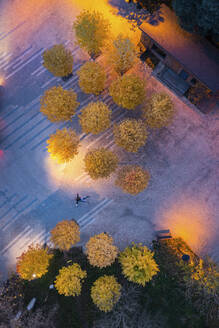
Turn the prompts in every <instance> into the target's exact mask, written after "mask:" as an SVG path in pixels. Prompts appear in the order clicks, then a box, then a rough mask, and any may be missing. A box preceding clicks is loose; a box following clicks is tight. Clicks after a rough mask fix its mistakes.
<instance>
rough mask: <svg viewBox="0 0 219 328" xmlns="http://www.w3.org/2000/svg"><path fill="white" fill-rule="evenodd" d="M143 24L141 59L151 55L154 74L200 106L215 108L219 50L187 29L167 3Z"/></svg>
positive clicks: (218, 82) (218, 92) (176, 91)
mask: <svg viewBox="0 0 219 328" xmlns="http://www.w3.org/2000/svg"><path fill="white" fill-rule="evenodd" d="M191 19H192V17H191ZM139 28H140V30H141V31H142V35H141V42H140V44H141V47H142V49H143V51H142V55H141V59H142V60H146V61H147V59H148V58H150V62H152V66H153V69H154V72H153V74H154V75H156V77H157V78H158V79H159V80H161V81H162V82H163V83H164V84H166V85H167V86H168V87H170V88H171V89H173V90H174V91H175V93H177V94H178V95H180V96H185V97H187V98H188V99H189V100H190V101H191V102H192V103H194V104H195V105H196V106H197V107H198V108H199V109H200V110H203V111H205V112H208V111H209V110H210V109H211V108H213V107H214V105H215V104H216V102H217V101H218V96H219V50H218V49H217V48H216V47H214V46H213V45H212V44H210V43H209V42H208V41H207V40H206V39H204V38H202V37H200V36H197V35H194V34H190V33H188V32H186V31H184V30H183V29H182V28H181V27H180V26H179V24H178V22H177V17H176V15H175V13H174V12H173V11H172V10H171V9H170V8H168V7H167V6H165V5H162V6H161V8H160V10H159V11H158V12H157V13H156V14H154V15H152V16H151V17H150V18H149V19H148V20H147V21H145V22H144V23H142V24H141V25H140V27H139Z"/></svg>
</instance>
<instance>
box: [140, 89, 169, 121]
mask: <svg viewBox="0 0 219 328" xmlns="http://www.w3.org/2000/svg"><path fill="white" fill-rule="evenodd" d="M174 112H175V111H174V105H173V102H172V100H171V99H170V97H169V96H168V94H166V93H155V94H153V95H152V96H151V98H150V99H149V101H148V104H147V105H146V107H145V108H143V109H142V114H143V117H144V118H145V119H146V123H147V125H148V126H149V127H151V128H162V127H164V126H167V125H168V124H170V123H171V122H172V120H173V116H174Z"/></svg>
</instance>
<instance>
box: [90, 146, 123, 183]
mask: <svg viewBox="0 0 219 328" xmlns="http://www.w3.org/2000/svg"><path fill="white" fill-rule="evenodd" d="M84 163H85V171H86V172H87V173H88V174H89V175H90V177H91V178H92V179H94V180H96V179H99V178H108V177H109V176H110V174H111V173H113V172H114V171H115V170H116V168H117V165H118V157H117V155H116V154H114V153H113V152H112V151H110V150H107V149H105V148H97V149H94V150H91V151H89V152H88V153H87V154H86V156H85V158H84Z"/></svg>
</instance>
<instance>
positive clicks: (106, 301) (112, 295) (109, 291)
mask: <svg viewBox="0 0 219 328" xmlns="http://www.w3.org/2000/svg"><path fill="white" fill-rule="evenodd" d="M120 290H121V285H120V284H119V283H118V282H117V281H116V278H115V277H114V276H106V275H104V276H103V277H100V278H98V279H97V280H96V281H95V282H94V284H93V286H92V287H91V298H92V300H93V302H94V304H96V306H97V307H98V308H99V309H100V310H101V311H104V312H109V311H111V310H112V308H113V306H114V304H116V303H117V302H118V300H119V298H120V295H121V292H120Z"/></svg>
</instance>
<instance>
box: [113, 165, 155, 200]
mask: <svg viewBox="0 0 219 328" xmlns="http://www.w3.org/2000/svg"><path fill="white" fill-rule="evenodd" d="M149 179H150V174H149V172H148V171H146V170H144V169H142V168H141V167H140V166H138V165H126V166H123V167H121V168H120V169H119V170H118V172H117V178H116V181H115V184H116V185H117V186H118V187H120V188H121V189H122V190H123V191H124V192H126V193H129V194H131V195H137V194H138V193H140V192H141V191H143V190H144V189H145V188H146V187H147V185H148V181H149Z"/></svg>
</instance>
